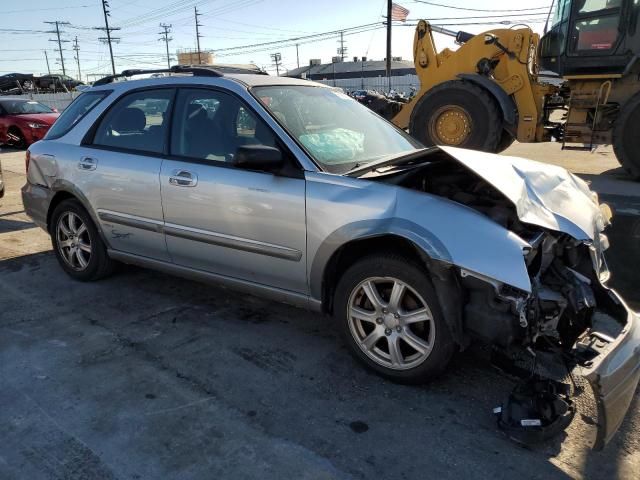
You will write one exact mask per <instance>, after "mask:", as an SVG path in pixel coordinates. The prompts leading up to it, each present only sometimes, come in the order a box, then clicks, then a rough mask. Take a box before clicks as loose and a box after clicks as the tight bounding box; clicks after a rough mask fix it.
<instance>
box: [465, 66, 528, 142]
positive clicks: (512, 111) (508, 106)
mask: <svg viewBox="0 0 640 480" xmlns="http://www.w3.org/2000/svg"><path fill="white" fill-rule="evenodd" d="M458 78H459V79H461V80H465V81H467V82H471V83H473V84H475V85H477V86H479V87H480V88H482V89H483V90H485V91H486V92H487V93H489V94H490V95H491V96H492V97H493V99H494V100H495V101H496V102H497V103H498V105H499V106H500V111H501V112H502V119H503V121H504V125H505V128H506V129H507V130H508V131H509V132H510V133H511V134H512V135H514V134H515V132H516V129H517V128H518V107H517V106H516V103H515V102H514V101H513V98H511V97H510V96H509V95H507V92H505V91H504V90H503V89H502V88H500V86H499V85H498V84H497V83H496V82H494V81H492V80H491V79H489V78H487V77H484V76H482V75H479V74H477V73H460V74H458Z"/></svg>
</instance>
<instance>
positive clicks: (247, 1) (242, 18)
mask: <svg viewBox="0 0 640 480" xmlns="http://www.w3.org/2000/svg"><path fill="white" fill-rule="evenodd" d="M109 3H110V6H111V18H110V24H111V26H114V27H121V30H120V31H118V32H116V33H114V35H116V36H118V37H120V38H121V40H120V42H119V43H117V44H114V55H115V56H116V59H115V61H116V70H118V71H119V70H123V69H125V68H132V67H138V68H154V67H163V66H165V65H166V56H165V45H164V43H163V42H161V41H159V40H158V39H159V38H160V36H159V35H158V32H159V31H160V27H159V24H160V23H161V22H164V23H167V24H171V25H172V33H171V37H173V40H171V42H170V44H169V46H170V53H171V54H172V55H174V54H175V51H176V50H177V49H179V48H194V47H195V27H194V19H193V7H194V6H197V7H198V10H199V11H200V12H201V13H202V14H203V16H202V17H201V18H200V22H201V23H202V24H203V25H204V26H203V27H201V29H200V33H201V34H202V35H204V38H203V39H202V40H201V47H202V48H203V49H211V50H214V51H215V50H217V49H224V48H230V47H236V46H244V45H253V44H258V43H264V42H278V41H281V40H285V39H290V38H292V37H298V36H303V35H309V34H313V33H320V32H328V31H334V30H340V29H342V28H348V27H353V26H357V25H365V24H372V23H376V22H382V21H383V18H382V15H384V14H385V5H386V0H314V1H311V0H109ZM396 3H399V4H401V5H402V6H404V7H406V8H407V9H409V10H410V14H409V18H410V19H418V18H427V19H443V20H433V23H434V24H453V25H451V26H448V27H447V28H450V29H453V30H457V29H459V28H457V25H460V24H463V23H467V24H468V25H466V26H464V27H460V29H464V30H466V31H469V32H472V33H479V32H482V31H485V30H488V29H491V28H500V27H498V26H496V25H489V24H483V25H471V24H473V23H479V22H489V21H508V22H511V23H517V22H523V23H530V24H531V26H532V27H534V29H536V30H537V31H541V30H542V26H543V23H542V22H541V20H542V19H543V18H544V17H546V12H545V11H544V10H543V9H541V10H538V11H536V12H530V11H528V12H510V11H507V12H499V11H495V12H489V13H487V12H477V11H473V10H460V9H454V8H445V7H440V6H435V5H430V4H425V3H421V2H419V1H401V0H398V1H397V2H396ZM433 3H439V4H442V5H449V6H457V7H462V8H466V9H479V10H506V9H508V8H510V7H511V8H517V9H527V8H528V9H531V8H535V7H548V6H549V4H550V3H551V0H530V1H525V2H514V1H506V0H433ZM0 4H2V8H1V13H0V53H1V55H0V74H4V73H9V72H25V73H35V74H42V73H46V69H47V67H46V63H45V58H44V53H43V52H44V50H46V51H47V53H48V56H49V63H50V66H51V70H52V72H54V71H55V72H59V71H61V65H60V63H59V60H58V56H59V55H58V53H57V52H56V51H55V50H54V48H57V44H55V43H54V42H51V41H49V39H54V38H55V35H54V34H50V33H46V31H47V30H51V29H52V25H48V24H45V23H43V22H45V21H53V20H60V21H67V22H70V25H65V26H64V27H63V32H64V34H63V38H64V39H66V40H70V41H72V40H74V38H75V37H76V36H77V37H78V44H79V47H80V67H81V70H82V76H83V80H86V75H85V74H87V73H90V74H102V73H104V74H108V73H110V63H109V55H108V48H107V46H106V45H105V44H104V43H102V42H100V41H99V40H98V37H101V36H104V33H103V32H100V31H97V30H93V29H92V27H103V26H104V18H103V14H102V8H101V1H100V0H27V1H25V2H16V1H12V0H0ZM487 15H494V16H495V17H492V18H488V17H487ZM498 15H500V16H499V17H498ZM461 17H464V18H465V19H464V20H462V19H460V18H461ZM380 26H381V25H380ZM371 28H373V27H367V28H366V30H367V31H365V32H362V33H357V34H352V35H346V36H345V37H344V38H345V40H346V47H347V49H348V53H347V57H348V58H352V57H353V56H358V57H361V56H363V55H366V56H367V57H368V58H370V59H382V58H384V56H385V31H384V28H379V29H377V30H371ZM507 28H508V27H507ZM363 30H365V29H363ZM413 32H414V28H413V27H410V26H402V25H401V24H399V23H398V24H397V25H395V24H394V28H393V44H392V49H393V55H394V56H401V57H403V58H405V59H411V57H412V54H411V50H412V43H413ZM337 40H338V36H337V35H336V36H330V37H325V38H323V39H319V40H317V39H314V40H312V41H309V40H301V41H299V43H300V45H299V52H300V64H301V65H306V64H307V63H308V61H309V59H310V58H321V59H322V60H323V61H324V62H327V61H330V59H331V57H332V56H333V55H336V49H337V47H338V46H339V45H338V41H337ZM436 41H437V42H438V47H439V48H440V47H445V46H449V47H451V46H452V43H451V41H450V40H449V39H448V38H447V37H443V36H440V35H438V36H437V37H436ZM71 47H72V43H71V42H69V43H64V45H63V49H64V59H65V67H66V69H67V74H70V75H72V76H74V77H75V76H77V66H76V61H75V59H74V52H73V50H72V49H71ZM275 52H279V53H280V54H281V55H282V62H283V65H284V67H285V68H289V69H291V68H295V67H296V49H295V46H294V45H293V44H292V42H289V45H287V44H274V45H273V46H266V47H252V48H244V49H242V50H239V51H236V52H218V56H217V57H216V60H217V61H218V62H221V63H249V62H253V63H255V64H257V65H259V66H261V67H265V68H267V69H269V70H270V71H272V70H273V69H272V65H271V59H270V56H269V55H270V53H275ZM224 53H226V55H225V56H223V54H224Z"/></svg>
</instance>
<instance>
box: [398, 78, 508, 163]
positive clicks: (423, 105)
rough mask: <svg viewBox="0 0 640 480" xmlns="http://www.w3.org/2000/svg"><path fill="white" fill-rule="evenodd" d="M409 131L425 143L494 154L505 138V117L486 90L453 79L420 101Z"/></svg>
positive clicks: (436, 87)
mask: <svg viewBox="0 0 640 480" xmlns="http://www.w3.org/2000/svg"><path fill="white" fill-rule="evenodd" d="M409 130H410V133H411V135H412V136H413V137H414V138H416V139H417V140H419V141H420V142H422V143H423V144H424V145H426V146H432V145H449V146H454V147H460V148H469V149H472V150H482V151H484V152H491V153H495V152H496V151H497V149H498V146H499V144H500V141H501V139H502V131H503V120H502V114H501V112H500V109H499V107H498V105H497V103H496V101H495V100H494V99H493V97H492V96H491V95H490V94H489V93H487V91H486V90H484V89H483V88H481V87H479V86H477V85H474V84H473V83H470V82H465V81H463V80H450V81H447V82H444V83H441V84H439V85H436V86H435V87H433V88H432V89H431V90H429V91H428V92H427V93H426V94H425V95H424V96H423V97H422V98H421V99H420V100H419V101H418V103H417V105H416V106H415V109H414V111H413V114H412V116H411V125H410V128H409Z"/></svg>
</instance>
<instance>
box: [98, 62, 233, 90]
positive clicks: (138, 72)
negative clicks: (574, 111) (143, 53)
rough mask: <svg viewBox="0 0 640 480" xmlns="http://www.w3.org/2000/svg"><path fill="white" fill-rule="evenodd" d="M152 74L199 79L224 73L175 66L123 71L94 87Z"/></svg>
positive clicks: (104, 78) (200, 68)
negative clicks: (182, 74) (195, 77)
mask: <svg viewBox="0 0 640 480" xmlns="http://www.w3.org/2000/svg"><path fill="white" fill-rule="evenodd" d="M152 73H191V74H193V75H194V76H197V77H222V73H220V72H219V71H217V70H215V69H213V68H206V67H191V66H182V65H174V66H173V67H171V68H160V69H155V70H142V69H130V70H123V71H122V73H118V74H116V75H109V76H107V77H103V78H101V79H99V80H96V81H95V82H93V86H94V87H98V86H100V85H107V84H109V83H112V82H113V81H114V80H116V79H117V78H123V77H133V76H134V75H150V74H152Z"/></svg>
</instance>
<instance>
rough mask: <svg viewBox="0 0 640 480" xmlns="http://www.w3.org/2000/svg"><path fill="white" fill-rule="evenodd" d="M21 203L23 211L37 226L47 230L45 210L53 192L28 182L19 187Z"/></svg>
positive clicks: (47, 209)
mask: <svg viewBox="0 0 640 480" xmlns="http://www.w3.org/2000/svg"><path fill="white" fill-rule="evenodd" d="M21 193H22V204H23V205H24V211H25V213H26V214H27V215H28V216H29V217H30V218H31V219H32V220H33V222H34V223H35V224H36V225H38V226H39V227H41V228H43V229H44V230H45V231H46V230H47V212H48V211H49V204H50V203H51V199H52V198H53V192H52V191H51V190H50V189H48V188H46V187H42V186H40V185H33V184H31V183H29V182H27V183H26V184H25V186H24V187H22V189H21Z"/></svg>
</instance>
